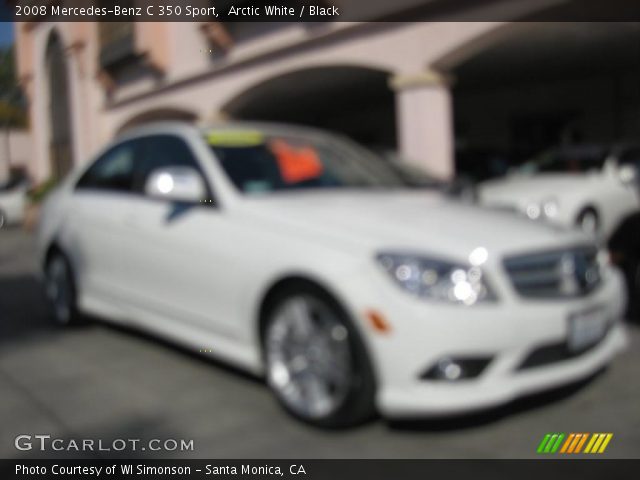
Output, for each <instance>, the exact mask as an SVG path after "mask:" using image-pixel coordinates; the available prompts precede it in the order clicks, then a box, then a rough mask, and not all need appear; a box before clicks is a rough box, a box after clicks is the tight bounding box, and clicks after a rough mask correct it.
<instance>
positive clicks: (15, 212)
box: [0, 180, 28, 228]
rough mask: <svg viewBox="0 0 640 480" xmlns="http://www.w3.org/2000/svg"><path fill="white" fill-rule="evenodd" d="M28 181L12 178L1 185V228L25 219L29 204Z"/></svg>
mask: <svg viewBox="0 0 640 480" xmlns="http://www.w3.org/2000/svg"><path fill="white" fill-rule="evenodd" d="M27 188H28V187H27V182H24V181H12V180H10V181H9V182H8V183H6V184H5V185H0V228H2V227H4V226H5V225H11V224H18V223H21V222H22V221H23V220H24V215H25V209H26V206H27Z"/></svg>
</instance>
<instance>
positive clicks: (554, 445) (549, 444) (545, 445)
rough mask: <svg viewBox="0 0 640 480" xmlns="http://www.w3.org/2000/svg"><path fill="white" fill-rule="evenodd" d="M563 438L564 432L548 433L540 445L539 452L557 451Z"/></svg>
mask: <svg viewBox="0 0 640 480" xmlns="http://www.w3.org/2000/svg"><path fill="white" fill-rule="evenodd" d="M563 439H564V433H547V434H546V435H545V436H544V438H543V439H542V441H541V442H540V444H539V445H538V453H556V452H557V451H558V448H560V445H561V444H562V440H563Z"/></svg>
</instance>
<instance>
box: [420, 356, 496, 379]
mask: <svg viewBox="0 0 640 480" xmlns="http://www.w3.org/2000/svg"><path fill="white" fill-rule="evenodd" d="M489 362H491V357H474V358H461V357H442V358H441V359H439V360H438V361H437V362H436V363H435V364H433V366H432V367H431V368H429V369H428V370H427V371H426V372H425V373H423V374H422V375H421V376H420V378H422V379H423V380H441V381H445V382H456V381H458V380H464V379H469V378H476V377H478V376H479V375H480V374H481V373H482V372H483V371H484V369H485V368H486V367H487V365H489Z"/></svg>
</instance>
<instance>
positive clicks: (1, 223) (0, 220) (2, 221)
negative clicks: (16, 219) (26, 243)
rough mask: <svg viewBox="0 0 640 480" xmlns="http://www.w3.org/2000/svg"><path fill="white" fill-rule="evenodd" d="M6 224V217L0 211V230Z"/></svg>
mask: <svg viewBox="0 0 640 480" xmlns="http://www.w3.org/2000/svg"><path fill="white" fill-rule="evenodd" d="M5 223H6V216H5V214H4V212H3V211H2V210H0V228H2V227H4V225H5Z"/></svg>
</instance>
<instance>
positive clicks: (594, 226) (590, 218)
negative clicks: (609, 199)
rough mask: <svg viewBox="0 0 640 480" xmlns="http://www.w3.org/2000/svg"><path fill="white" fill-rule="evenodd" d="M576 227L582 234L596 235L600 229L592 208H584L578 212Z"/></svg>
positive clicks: (598, 220)
mask: <svg viewBox="0 0 640 480" xmlns="http://www.w3.org/2000/svg"><path fill="white" fill-rule="evenodd" d="M576 225H577V226H578V228H580V230H582V231H583V232H584V233H587V234H589V235H596V234H597V233H598V231H599V229H600V219H599V218H598V213H597V212H596V211H595V210H594V209H593V208H585V209H584V210H583V211H582V212H580V215H578V218H577V220H576Z"/></svg>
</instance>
